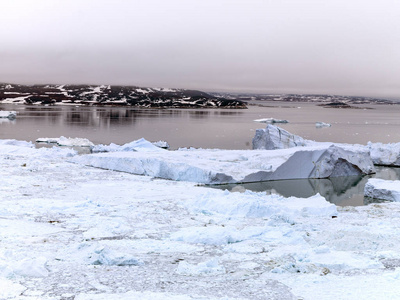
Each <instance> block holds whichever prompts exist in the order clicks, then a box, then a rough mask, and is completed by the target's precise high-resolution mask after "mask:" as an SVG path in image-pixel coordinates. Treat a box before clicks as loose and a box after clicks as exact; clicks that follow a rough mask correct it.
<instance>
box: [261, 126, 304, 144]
mask: <svg viewBox="0 0 400 300" xmlns="http://www.w3.org/2000/svg"><path fill="white" fill-rule="evenodd" d="M306 144H307V143H306V141H305V140H304V139H303V138H302V137H299V136H297V135H294V134H291V133H290V132H288V131H287V130H285V129H282V128H279V127H277V126H274V125H270V124H268V125H267V127H266V128H265V129H257V130H256V135H255V136H254V138H253V149H265V150H274V149H286V148H292V147H298V146H306Z"/></svg>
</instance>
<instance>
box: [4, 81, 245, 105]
mask: <svg viewBox="0 0 400 300" xmlns="http://www.w3.org/2000/svg"><path fill="white" fill-rule="evenodd" d="M0 103H14V104H38V105H56V104H64V105H97V106H98V105H112V106H134V107H145V108H233V109H235V108H236V109H243V108H247V106H246V102H245V101H242V100H236V99H226V98H224V97H220V96H213V95H211V94H208V93H205V92H201V91H197V90H185V89H169V88H147V87H136V86H115V85H53V84H50V85H21V84H8V83H0Z"/></svg>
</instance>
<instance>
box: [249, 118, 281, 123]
mask: <svg viewBox="0 0 400 300" xmlns="http://www.w3.org/2000/svg"><path fill="white" fill-rule="evenodd" d="M254 122H259V123H267V124H274V123H283V124H285V123H289V121H288V120H279V119H274V118H265V119H257V120H254Z"/></svg>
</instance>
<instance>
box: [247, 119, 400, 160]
mask: <svg viewBox="0 0 400 300" xmlns="http://www.w3.org/2000/svg"><path fill="white" fill-rule="evenodd" d="M327 144H335V145H337V146H338V147H342V148H346V149H353V150H354V149H356V148H358V150H361V149H362V148H363V149H364V151H369V152H370V156H371V159H372V161H373V163H374V165H382V166H400V143H392V144H382V143H371V142H369V143H368V144H367V145H350V144H341V143H327V142H315V141H311V140H306V139H303V138H302V137H300V136H298V135H295V134H292V133H290V132H288V131H286V130H284V129H282V128H279V127H277V126H274V125H271V124H268V125H267V127H266V128H265V129H257V130H256V134H255V136H254V138H253V149H256V150H257V149H265V150H272V149H287V148H292V147H306V146H318V145H327Z"/></svg>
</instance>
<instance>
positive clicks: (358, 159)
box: [71, 145, 375, 184]
mask: <svg viewBox="0 0 400 300" xmlns="http://www.w3.org/2000/svg"><path fill="white" fill-rule="evenodd" d="M137 149H138V148H137ZM71 161H72V162H75V163H79V164H83V165H87V166H92V167H98V168H102V169H109V170H114V171H122V172H128V173H132V174H138V175H148V176H152V177H157V178H165V179H171V180H177V181H192V182H198V183H204V184H223V183H243V182H256V181H268V180H281V179H295V178H329V177H338V176H352V175H365V174H371V173H373V172H374V171H375V170H374V166H373V163H372V161H371V159H370V157H369V154H368V153H367V152H363V151H357V152H354V151H349V150H345V149H342V148H339V147H336V146H326V145H325V146H322V147H310V148H292V149H286V150H277V151H262V150H247V151H246V150H203V149H192V150H186V151H183V150H182V151H166V150H162V149H159V150H158V151H144V152H142V151H135V152H132V151H127V152H112V153H96V154H89V155H82V156H79V157H74V158H73V159H72V160H71Z"/></svg>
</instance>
